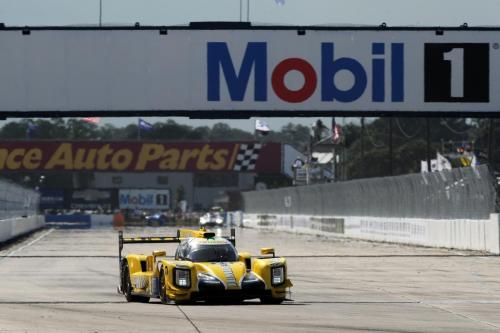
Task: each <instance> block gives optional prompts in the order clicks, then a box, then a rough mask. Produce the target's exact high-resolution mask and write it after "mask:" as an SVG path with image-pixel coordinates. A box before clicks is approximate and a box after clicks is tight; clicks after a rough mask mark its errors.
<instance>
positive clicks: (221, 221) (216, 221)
mask: <svg viewBox="0 0 500 333" xmlns="http://www.w3.org/2000/svg"><path fill="white" fill-rule="evenodd" d="M215 223H217V224H222V223H224V220H223V219H216V220H215Z"/></svg>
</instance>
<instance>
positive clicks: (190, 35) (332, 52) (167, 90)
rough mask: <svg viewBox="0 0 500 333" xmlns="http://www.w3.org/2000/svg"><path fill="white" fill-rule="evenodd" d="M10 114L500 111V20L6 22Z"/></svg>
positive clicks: (2, 109) (0, 103)
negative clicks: (359, 24) (476, 24)
mask: <svg viewBox="0 0 500 333" xmlns="http://www.w3.org/2000/svg"><path fill="white" fill-rule="evenodd" d="M0 50H8V51H5V52H2V53H1V56H0V96H2V98H0V116H12V115H18V114H19V113H24V114H25V115H28V114H29V115H35V114H36V115H38V114H40V113H44V114H45V115H47V112H51V113H50V115H54V113H55V114H57V113H58V112H59V113H60V112H63V113H64V114H65V115H67V114H70V115H71V113H72V112H74V113H78V115H79V116H80V115H81V114H82V113H86V112H88V113H92V114H93V115H96V114H99V113H100V112H106V113H107V114H108V115H109V114H112V113H114V112H116V113H120V114H121V115H123V114H135V115H136V114H142V115H148V114H152V113H153V114H155V115H158V114H163V115H169V114H170V115H173V114H175V115H185V116H193V117H196V116H197V114H200V113H203V117H207V116H208V117H210V115H211V114H212V113H213V114H215V113H217V114H218V115H219V116H224V117H231V115H232V114H236V115H237V114H238V113H245V114H246V115H248V116H259V114H262V113H265V115H267V116H272V115H273V114H276V115H279V114H280V112H281V113H285V112H286V114H287V115H293V113H296V114H298V115H308V114H310V115H313V114H314V112H318V113H320V112H321V113H323V114H324V113H325V112H335V111H341V112H343V113H344V114H346V113H347V114H349V113H350V112H352V113H356V114H361V113H362V114H364V115H369V114H370V113H371V114H374V115H375V114H387V113H391V112H398V113H401V112H403V113H404V112H411V113H412V114H413V115H415V112H419V111H423V112H426V113H432V112H440V113H445V114H449V113H450V112H455V113H463V112H465V113H477V112H482V113H489V112H494V113H499V112H500V94H498V93H497V91H498V90H499V89H500V28H473V27H469V28H464V29H451V28H450V29H433V28H421V29H415V28H397V29H391V28H383V29H382V28H373V29H370V28H366V27H363V28H356V27H352V28H350V27H340V28H338V27H309V28H300V30H298V29H297V28H294V27H253V28H244V29H238V28H235V29H219V28H214V29H209V28H206V29H205V28H203V29H198V28H190V27H178V26H177V27H147V28H141V27H139V28H130V29H127V28H124V27H119V28H118V27H117V28H113V27H106V29H102V30H101V29H99V28H89V27H82V28H78V27H76V28H75V27H71V28H65V27H58V28H55V29H52V28H39V29H37V28H33V29H30V28H22V29H21V28H9V27H6V28H0Z"/></svg>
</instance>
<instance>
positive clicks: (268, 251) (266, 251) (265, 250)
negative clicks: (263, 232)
mask: <svg viewBox="0 0 500 333" xmlns="http://www.w3.org/2000/svg"><path fill="white" fill-rule="evenodd" d="M260 254H262V255H266V254H272V255H273V258H274V248H272V247H263V248H261V249H260Z"/></svg>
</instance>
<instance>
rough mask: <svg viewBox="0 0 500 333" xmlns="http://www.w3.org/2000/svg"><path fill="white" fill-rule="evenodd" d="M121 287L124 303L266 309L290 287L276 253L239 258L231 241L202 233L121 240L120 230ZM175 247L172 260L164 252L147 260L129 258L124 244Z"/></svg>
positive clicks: (267, 250)
mask: <svg viewBox="0 0 500 333" xmlns="http://www.w3.org/2000/svg"><path fill="white" fill-rule="evenodd" d="M118 237H119V238H118V241H119V260H120V285H119V288H118V291H119V292H120V293H122V294H124V295H125V298H126V299H127V301H128V302H148V301H149V299H150V298H159V299H160V300H161V302H162V303H164V304H171V303H175V304H177V303H185V302H194V301H214V300H215V301H221V300H230V301H236V302H241V301H243V300H246V299H256V298H258V299H260V301H261V302H262V303H264V304H280V303H282V302H283V301H284V300H285V298H286V291H287V288H290V287H292V286H293V285H292V283H291V281H290V280H289V279H288V278H287V264H286V259H285V258H282V257H276V256H275V255H274V249H272V248H262V249H261V255H262V256H261V257H258V258H252V257H251V256H250V253H247V252H241V253H238V252H237V251H236V248H235V247H234V245H235V241H236V237H235V231H234V229H231V236H229V237H216V236H215V234H214V233H212V232H207V231H206V230H205V229H203V228H202V229H200V230H188V229H179V230H178V231H177V236H175V237H133V238H124V237H123V233H122V232H121V231H120V233H119V236H118ZM138 243H179V246H178V247H177V251H176V252H175V258H173V259H168V258H166V257H165V256H166V252H165V251H163V250H157V251H153V253H152V254H151V255H149V256H148V255H143V254H128V255H126V256H125V257H123V258H122V249H123V245H124V244H138Z"/></svg>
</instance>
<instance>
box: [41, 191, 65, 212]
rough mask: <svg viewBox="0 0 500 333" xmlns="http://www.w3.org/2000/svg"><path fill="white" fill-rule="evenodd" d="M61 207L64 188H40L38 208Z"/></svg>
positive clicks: (63, 205)
mask: <svg viewBox="0 0 500 333" xmlns="http://www.w3.org/2000/svg"><path fill="white" fill-rule="evenodd" d="M49 208H55V209H63V208H65V204H64V190H60V189H41V190H40V209H49Z"/></svg>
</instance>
